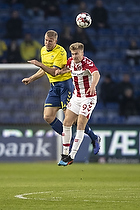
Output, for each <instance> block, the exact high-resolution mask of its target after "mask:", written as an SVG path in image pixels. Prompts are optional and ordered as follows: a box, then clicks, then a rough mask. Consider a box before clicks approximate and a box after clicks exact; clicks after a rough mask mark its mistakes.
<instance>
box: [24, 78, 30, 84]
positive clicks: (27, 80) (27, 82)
mask: <svg viewBox="0 0 140 210" xmlns="http://www.w3.org/2000/svg"><path fill="white" fill-rule="evenodd" d="M22 82H23V83H24V84H25V85H28V84H30V82H31V80H30V78H24V79H23V80H22Z"/></svg>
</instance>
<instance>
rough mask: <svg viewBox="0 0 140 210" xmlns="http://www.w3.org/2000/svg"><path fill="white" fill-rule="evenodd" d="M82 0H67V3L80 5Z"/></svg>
mask: <svg viewBox="0 0 140 210" xmlns="http://www.w3.org/2000/svg"><path fill="white" fill-rule="evenodd" d="M80 1H81V0H67V4H76V5H79V4H80Z"/></svg>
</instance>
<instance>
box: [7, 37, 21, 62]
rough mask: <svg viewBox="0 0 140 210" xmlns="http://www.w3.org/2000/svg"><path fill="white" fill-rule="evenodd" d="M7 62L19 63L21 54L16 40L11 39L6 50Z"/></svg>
mask: <svg viewBox="0 0 140 210" xmlns="http://www.w3.org/2000/svg"><path fill="white" fill-rule="evenodd" d="M7 62H8V63H21V62H22V59H21V55H20V50H19V45H18V43H17V41H16V40H12V41H11V42H10V45H9V46H8V52H7Z"/></svg>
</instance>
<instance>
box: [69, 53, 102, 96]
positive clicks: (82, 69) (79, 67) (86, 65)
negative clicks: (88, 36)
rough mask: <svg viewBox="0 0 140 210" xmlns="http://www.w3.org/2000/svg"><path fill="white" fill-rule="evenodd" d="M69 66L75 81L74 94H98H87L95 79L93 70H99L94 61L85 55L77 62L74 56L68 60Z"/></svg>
mask: <svg viewBox="0 0 140 210" xmlns="http://www.w3.org/2000/svg"><path fill="white" fill-rule="evenodd" d="M67 67H68V68H69V69H70V70H71V74H72V78H73V83H74V94H75V95H76V96H77V97H93V96H95V95H96V94H94V95H90V93H88V94H86V92H87V90H88V89H89V87H90V86H91V83H92V81H93V72H95V71H98V69H97V67H96V66H95V64H94V63H93V61H92V60H90V59H89V58H87V57H85V56H84V57H83V60H82V61H81V62H79V63H77V64H76V63H74V61H73V58H72V57H70V58H69V59H68V61H67Z"/></svg>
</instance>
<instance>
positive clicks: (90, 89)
mask: <svg viewBox="0 0 140 210" xmlns="http://www.w3.org/2000/svg"><path fill="white" fill-rule="evenodd" d="M95 93H96V89H95V87H93V88H92V87H90V88H89V89H88V90H87V92H86V94H90V95H94V94H95Z"/></svg>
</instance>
